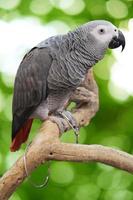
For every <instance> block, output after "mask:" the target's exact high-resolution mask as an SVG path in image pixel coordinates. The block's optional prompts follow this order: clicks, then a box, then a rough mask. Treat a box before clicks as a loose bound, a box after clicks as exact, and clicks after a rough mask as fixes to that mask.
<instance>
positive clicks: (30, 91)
mask: <svg viewBox="0 0 133 200" xmlns="http://www.w3.org/2000/svg"><path fill="white" fill-rule="evenodd" d="M51 63H52V57H51V56H50V54H49V52H48V49H47V48H42V49H41V48H40V49H39V48H36V47H35V48H33V49H32V50H31V51H30V52H29V53H27V54H26V55H25V57H24V58H23V60H22V62H21V64H20V66H19V69H18V72H17V75H16V79H15V86H14V96H13V122H12V140H13V139H14V138H15V136H16V135H17V134H18V132H19V131H20V129H21V128H22V127H23V126H24V125H26V124H25V122H26V121H27V119H28V118H29V117H30V115H31V114H32V112H33V111H34V110H35V109H36V107H37V106H38V105H39V104H40V102H41V101H42V100H43V99H46V95H47V76H48V72H49V69H50V66H51ZM30 123H31V122H30ZM29 126H30V125H29V124H28V125H26V128H27V127H29Z"/></svg>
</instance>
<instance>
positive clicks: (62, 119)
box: [49, 110, 79, 143]
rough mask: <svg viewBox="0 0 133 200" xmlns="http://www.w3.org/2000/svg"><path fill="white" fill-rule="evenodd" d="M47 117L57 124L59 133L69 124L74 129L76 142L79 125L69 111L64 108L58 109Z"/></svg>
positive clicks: (66, 128)
mask: <svg viewBox="0 0 133 200" xmlns="http://www.w3.org/2000/svg"><path fill="white" fill-rule="evenodd" d="M49 119H50V120H51V121H53V122H55V123H56V124H57V125H58V127H59V129H60V133H63V132H65V131H67V130H68V124H69V125H70V127H71V128H72V129H73V130H74V133H75V136H76V143H78V136H79V127H78V124H77V122H76V120H75V118H74V117H73V116H72V114H71V112H69V111H66V110H64V111H58V112H57V113H56V115H54V116H50V117H49Z"/></svg>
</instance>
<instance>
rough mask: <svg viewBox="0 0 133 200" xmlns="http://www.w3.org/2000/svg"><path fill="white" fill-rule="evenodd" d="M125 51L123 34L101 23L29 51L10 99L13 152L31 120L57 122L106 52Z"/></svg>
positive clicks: (44, 43) (85, 26)
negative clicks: (73, 94)
mask: <svg viewBox="0 0 133 200" xmlns="http://www.w3.org/2000/svg"><path fill="white" fill-rule="evenodd" d="M119 46H122V50H123V49H124V47H125V38H124V35H123V33H122V32H121V31H120V30H118V29H117V27H115V26H114V25H113V24H112V23H110V22H109V21H104V20H95V21H90V22H88V23H86V24H83V25H81V26H80V27H78V28H76V29H75V30H74V31H70V32H68V33H67V34H65V35H57V36H53V37H50V38H48V39H46V40H44V41H42V42H41V43H39V44H38V45H37V46H35V47H34V48H32V49H31V50H30V51H29V52H28V53H27V54H26V55H25V56H24V58H23V60H22V62H21V63H20V66H19V68H18V71H17V75H16V78H15V84H14V96H13V108H12V112H13V120H12V144H11V147H10V149H11V151H16V150H18V149H19V148H20V145H21V144H22V143H24V142H25V141H26V140H27V138H28V135H29V132H30V129H31V125H32V122H33V119H35V118H39V119H41V120H43V121H44V120H46V119H48V118H50V117H51V118H52V116H53V118H52V119H53V120H55V122H58V123H57V124H58V125H59V128H60V129H61V130H62V127H63V125H62V123H61V121H60V119H61V118H63V116H66V117H67V119H68V120H69V121H70V123H71V124H72V125H73V126H74V127H75V126H76V121H75V119H74V118H73V117H72V115H71V113H70V112H68V111H66V110H65V105H66V104H67V103H68V101H69V99H70V97H71V95H72V93H73V92H74V91H75V89H76V88H77V87H78V86H79V85H80V84H81V83H82V82H83V81H84V79H85V76H86V74H87V72H88V70H89V69H90V68H91V67H92V66H94V65H95V64H96V63H97V62H98V61H100V60H101V59H102V58H103V57H104V55H105V53H106V50H107V49H108V48H111V49H114V48H117V47H119Z"/></svg>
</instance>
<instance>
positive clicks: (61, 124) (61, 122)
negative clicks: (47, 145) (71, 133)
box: [49, 115, 68, 133]
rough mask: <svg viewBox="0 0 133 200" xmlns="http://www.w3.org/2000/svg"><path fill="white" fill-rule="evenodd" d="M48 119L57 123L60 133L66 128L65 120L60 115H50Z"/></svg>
mask: <svg viewBox="0 0 133 200" xmlns="http://www.w3.org/2000/svg"><path fill="white" fill-rule="evenodd" d="M49 119H50V120H51V121H52V122H54V123H56V124H57V125H58V127H59V130H60V133H64V132H65V131H67V130H68V124H67V121H66V120H65V119H64V118H62V117H60V116H59V115H58V116H50V117H49Z"/></svg>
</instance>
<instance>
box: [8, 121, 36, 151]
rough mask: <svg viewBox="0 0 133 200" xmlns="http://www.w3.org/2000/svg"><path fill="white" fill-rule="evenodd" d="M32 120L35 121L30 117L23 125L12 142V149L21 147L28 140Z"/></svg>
mask: <svg viewBox="0 0 133 200" xmlns="http://www.w3.org/2000/svg"><path fill="white" fill-rule="evenodd" d="M32 122H33V119H28V120H27V121H26V122H25V123H24V125H23V127H22V128H21V129H20V130H19V132H18V133H17V135H16V137H15V138H14V139H13V141H12V144H11V147H10V150H11V151H17V150H18V149H19V148H20V146H21V144H22V143H24V142H25V141H26V140H27V138H28V136H29V132H30V129H31V125H32Z"/></svg>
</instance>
